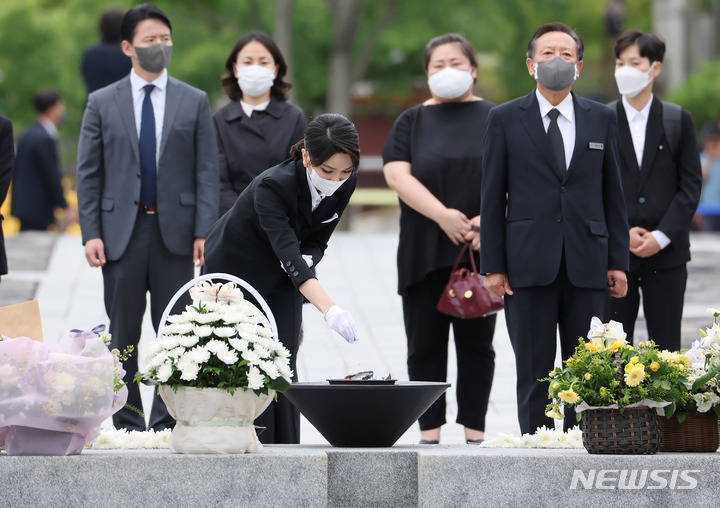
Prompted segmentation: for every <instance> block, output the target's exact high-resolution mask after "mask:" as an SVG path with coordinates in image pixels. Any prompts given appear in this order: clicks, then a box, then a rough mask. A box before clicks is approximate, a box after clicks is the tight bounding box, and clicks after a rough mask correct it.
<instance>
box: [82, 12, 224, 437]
mask: <svg viewBox="0 0 720 508" xmlns="http://www.w3.org/2000/svg"><path fill="white" fill-rule="evenodd" d="M121 32H122V39H123V41H122V49H123V52H124V53H125V54H126V55H127V56H129V57H130V58H131V60H132V65H133V68H132V71H131V72H130V75H129V76H128V77H126V78H123V79H121V80H120V81H118V82H116V83H114V84H112V85H109V86H107V87H105V88H102V89H100V90H98V91H96V92H94V93H92V94H91V95H90V96H89V98H88V104H87V108H86V110H85V116H84V118H83V124H82V131H81V134H80V142H79V146H78V171H77V187H78V208H79V212H80V226H81V228H82V238H83V243H84V245H85V257H86V258H87V260H88V263H89V264H90V266H94V267H102V272H103V281H104V288H105V289H104V292H105V308H106V311H107V313H108V316H109V318H110V332H111V333H112V342H113V347H117V348H118V349H121V350H122V349H123V348H124V347H126V346H127V345H135V346H137V343H138V341H139V340H140V333H141V324H142V319H143V314H144V312H145V301H146V296H147V295H146V293H147V291H150V311H151V316H152V322H153V326H154V327H155V330H156V331H157V328H158V325H159V321H160V318H161V316H162V313H163V310H164V309H165V307H166V306H167V304H168V302H169V301H170V299H171V298H172V296H173V295H174V293H175V292H176V291H177V289H178V288H179V287H180V286H181V285H182V284H184V283H185V282H187V281H188V280H189V279H191V278H192V276H193V263H198V264H199V265H202V264H203V263H204V257H203V255H204V247H205V233H206V231H207V230H208V229H209V228H210V226H212V225H213V223H214V222H215V221H216V220H217V214H218V195H219V184H218V182H219V177H218V161H217V142H216V139H215V130H214V127H213V123H212V116H211V113H210V105H209V103H208V99H207V95H206V94H205V93H204V92H202V91H200V90H197V89H195V88H192V87H190V86H189V85H187V84H185V83H182V82H181V81H178V80H176V79H174V78H171V77H169V76H168V73H167V70H166V67H167V65H168V63H169V61H170V54H171V52H172V27H171V25H170V20H168V18H167V17H166V16H165V14H164V13H163V12H162V11H160V10H159V9H158V8H157V7H155V6H153V5H150V4H142V5H138V6H137V7H135V8H133V9H131V10H130V11H128V12H127V13H126V14H125V17H124V18H123V22H122V27H121ZM124 367H125V370H126V371H127V375H126V378H125V380H126V381H132V378H133V376H134V374H135V372H137V370H138V366H137V354H134V355H133V356H132V357H131V359H130V360H129V361H127V362H125V365H124ZM128 389H129V394H128V404H129V405H132V406H134V407H136V408H140V409H141V408H142V400H141V399H140V392H139V388H138V386H137V385H136V384H134V383H132V382H130V383H129V384H128ZM113 421H114V423H115V426H116V427H119V428H126V429H129V430H145V429H146V426H145V420H144V419H143V417H142V416H140V415H139V414H137V413H136V412H133V411H131V410H128V409H126V408H123V409H122V410H120V411H119V412H118V413H116V414H115V416H114V417H113ZM173 425H174V421H173V419H172V418H171V417H170V416H169V415H168V413H167V409H166V408H165V405H164V404H163V403H162V400H161V399H160V398H159V397H158V396H157V394H156V395H155V399H154V403H153V408H152V412H151V413H150V421H149V423H148V427H149V428H152V429H154V430H162V429H164V428H168V427H172V426H173Z"/></svg>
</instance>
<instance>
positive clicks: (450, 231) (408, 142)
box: [383, 34, 495, 444]
mask: <svg viewBox="0 0 720 508" xmlns="http://www.w3.org/2000/svg"><path fill="white" fill-rule="evenodd" d="M425 72H427V74H428V85H429V87H430V92H431V94H432V98H430V99H428V100H427V101H425V102H424V103H423V104H420V105H418V106H415V107H413V108H410V109H408V110H407V111H405V112H404V113H402V114H401V115H400V117H399V118H398V119H397V121H396V122H395V125H394V127H393V129H392V131H391V133H390V136H389V137H388V140H387V143H386V145H385V150H384V151H383V161H384V163H385V166H384V168H383V171H384V173H385V178H386V180H387V182H388V185H389V186H390V187H391V188H392V189H394V190H395V191H396V192H397V193H398V196H399V197H400V242H399V245H398V292H399V293H400V295H401V296H402V303H403V317H404V320H405V334H406V335H407V343H408V359H407V364H408V374H409V376H410V379H411V380H413V381H445V380H446V378H447V363H448V334H449V330H450V325H451V324H452V327H453V334H454V339H455V349H456V351H457V364H458V366H457V372H458V378H457V384H456V389H457V403H458V411H457V423H459V424H461V425H463V426H464V427H465V438H466V440H467V442H468V444H470V443H479V442H481V441H482V440H483V438H484V431H485V413H486V411H487V406H488V399H489V397H490V387H491V385H492V380H493V372H494V368H495V352H494V350H493V347H492V340H493V333H494V331H495V316H488V317H485V318H478V319H459V318H452V317H450V316H447V315H445V314H441V313H440V312H438V310H437V309H436V305H437V301H438V299H439V298H440V295H441V294H442V291H443V288H444V286H445V284H446V283H447V281H448V278H449V276H450V271H451V270H452V266H453V263H454V262H455V259H457V256H458V254H459V253H460V248H461V247H460V245H461V244H463V243H464V242H465V240H466V239H473V238H474V241H473V249H475V251H477V249H478V248H479V247H480V243H479V239H478V238H477V234H475V233H474V232H473V230H472V229H473V227H477V226H479V224H480V216H479V215H478V214H479V213H480V182H481V177H482V168H481V161H482V153H483V139H484V137H485V121H486V119H487V115H488V112H489V111H490V108H491V107H493V106H494V104H493V103H491V102H489V101H486V100H483V99H481V98H479V97H476V96H475V95H473V83H474V81H475V77H476V75H477V63H476V61H475V50H474V49H473V47H472V45H470V43H469V42H468V41H467V40H465V38H464V37H462V36H460V35H457V34H446V35H441V36H440V37H436V38H434V39H433V40H431V41H430V42H429V43H428V45H427V47H426V49H425ZM473 255H474V256H477V252H474V253H473ZM476 263H478V264H479V261H477V260H476ZM419 422H420V431H421V441H420V442H421V444H422V443H426V444H436V443H438V442H439V441H440V427H441V426H442V425H443V424H444V423H445V396H444V395H443V396H441V397H440V398H439V399H438V400H437V401H436V402H435V403H434V404H433V405H432V406H430V408H429V409H428V410H427V411H426V412H425V414H423V415H422V416H421V417H420V420H419Z"/></svg>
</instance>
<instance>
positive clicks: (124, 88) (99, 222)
mask: <svg viewBox="0 0 720 508" xmlns="http://www.w3.org/2000/svg"><path fill="white" fill-rule="evenodd" d="M159 154H160V156H159V160H158V175H157V205H158V220H159V223H160V234H161V236H162V240H163V242H164V244H165V246H166V247H167V248H168V250H170V252H172V253H174V254H177V255H191V254H192V246H193V240H194V239H195V238H198V237H205V234H206V232H207V230H208V229H209V228H210V226H212V225H213V223H214V222H215V221H216V220H217V215H218V194H219V176H218V155H217V141H216V137H215V128H214V126H213V120H212V115H211V113H210V104H209V103H208V99H207V95H206V94H205V92H203V91H201V90H198V89H196V88H193V87H191V86H189V85H187V84H185V83H183V82H181V81H178V80H177V79H175V78H172V77H168V85H167V96H166V103H165V119H164V123H163V132H162V139H161V141H160V148H159ZM77 194H78V211H79V214H80V227H81V229H82V239H83V243H85V242H87V241H88V240H90V239H93V238H101V239H102V240H103V242H104V244H105V255H106V257H107V259H108V260H110V261H115V260H117V259H119V258H120V257H121V256H122V255H123V253H124V252H125V249H126V248H127V247H128V243H129V241H130V235H131V233H132V230H133V225H134V224H135V218H136V216H137V214H138V203H139V200H140V157H139V148H138V134H137V128H136V126H135V113H134V109H133V102H132V90H131V86H130V77H129V76H128V77H126V78H124V79H121V80H120V81H118V82H117V83H114V84H112V85H110V86H107V87H105V88H102V89H100V90H98V91H96V92H93V93H92V94H90V96H89V97H88V104H87V107H86V109H85V115H84V117H83V123H82V130H81V132H80V142H79V145H78V168H77Z"/></svg>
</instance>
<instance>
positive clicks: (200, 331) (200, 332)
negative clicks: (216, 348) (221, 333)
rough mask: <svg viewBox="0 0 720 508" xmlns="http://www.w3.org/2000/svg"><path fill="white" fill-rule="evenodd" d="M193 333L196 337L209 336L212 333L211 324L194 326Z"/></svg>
mask: <svg viewBox="0 0 720 508" xmlns="http://www.w3.org/2000/svg"><path fill="white" fill-rule="evenodd" d="M193 333H194V334H195V335H197V336H198V337H210V336H211V335H212V333H213V327H212V326H196V327H195V328H194V329H193Z"/></svg>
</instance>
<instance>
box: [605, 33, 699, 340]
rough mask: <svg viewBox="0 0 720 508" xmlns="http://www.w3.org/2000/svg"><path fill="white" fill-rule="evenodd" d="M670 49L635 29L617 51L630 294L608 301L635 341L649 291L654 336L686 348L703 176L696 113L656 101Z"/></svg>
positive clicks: (650, 332)
mask: <svg viewBox="0 0 720 508" xmlns="http://www.w3.org/2000/svg"><path fill="white" fill-rule="evenodd" d="M664 55H665V43H664V42H663V41H662V40H661V39H660V38H659V37H658V36H657V35H653V34H645V33H643V32H640V31H638V30H633V31H630V32H627V33H625V34H623V35H622V36H621V37H620V38H619V39H618V41H617V44H616V45H615V58H616V63H615V79H616V81H617V85H618V89H619V90H620V94H621V95H622V99H621V100H619V101H617V102H616V103H615V104H613V109H615V111H616V112H617V118H618V126H619V129H620V132H619V137H618V142H619V146H620V168H621V171H622V184H623V191H624V192H625V204H626V206H627V211H628V222H629V225H630V272H629V273H628V294H627V296H626V297H625V298H620V299H612V300H611V301H609V302H608V304H609V305H608V307H609V312H608V313H607V314H609V316H607V317H609V318H610V319H614V320H615V321H619V322H621V323H622V324H623V328H624V329H625V331H626V332H627V334H628V340H629V341H630V342H632V339H633V330H634V328H635V320H636V319H637V314H638V308H639V305H640V291H641V290H642V300H643V310H644V313H645V320H646V322H647V330H648V337H649V338H650V339H652V340H654V341H655V342H656V343H657V344H658V346H659V347H660V348H661V349H669V350H670V351H675V350H678V349H680V347H681V344H680V322H681V320H682V313H683V303H684V297H685V286H686V284H687V262H688V261H690V233H689V230H690V223H691V221H692V218H693V215H694V214H695V210H696V208H697V205H698V201H699V200H700V191H701V189H702V170H701V166H700V157H699V155H698V149H697V140H696V138H695V126H694V124H693V120H692V116H690V113H689V112H687V111H685V110H683V109H682V108H680V106H676V105H674V104H667V103H663V102H661V101H660V100H659V99H658V98H657V97H655V96H654V95H653V83H654V80H655V78H656V77H657V76H658V74H660V70H661V69H662V61H663V57H664Z"/></svg>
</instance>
